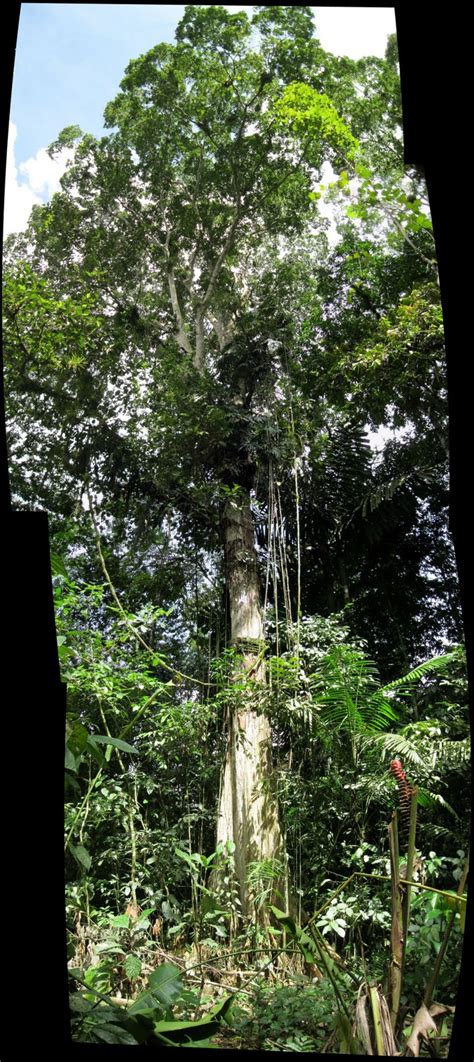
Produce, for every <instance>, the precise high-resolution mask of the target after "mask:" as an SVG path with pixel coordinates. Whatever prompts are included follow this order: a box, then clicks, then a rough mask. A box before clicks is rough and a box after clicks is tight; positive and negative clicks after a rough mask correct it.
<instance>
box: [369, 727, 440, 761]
mask: <svg viewBox="0 0 474 1062" xmlns="http://www.w3.org/2000/svg"><path fill="white" fill-rule="evenodd" d="M362 741H363V744H364V745H368V746H370V745H372V746H373V745H374V744H376V745H378V747H379V748H380V751H381V755H382V758H383V757H385V756H386V755H387V753H388V754H389V755H390V756H393V755H395V756H400V758H401V759H402V760H403V761H404V762H406V763H408V764H410V765H411V766H412V767H421V768H424V767H426V760H425V759H423V757H422V756H420V753H419V752H418V750H417V748H416V746H415V745H414V744H413V742H412V741H410V740H409V739H408V738H406V737H404V735H403V734H401V733H399V734H370V735H367V736H366V737H365V738H363V739H362Z"/></svg>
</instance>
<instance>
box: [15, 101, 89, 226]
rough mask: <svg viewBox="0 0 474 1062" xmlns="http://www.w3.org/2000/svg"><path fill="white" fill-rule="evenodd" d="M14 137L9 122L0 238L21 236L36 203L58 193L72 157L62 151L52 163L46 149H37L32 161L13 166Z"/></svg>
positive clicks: (43, 201) (28, 160)
mask: <svg viewBox="0 0 474 1062" xmlns="http://www.w3.org/2000/svg"><path fill="white" fill-rule="evenodd" d="M16 137H17V128H16V125H15V124H14V123H13V122H10V125H9V131H8V146H7V168H6V174H5V205H4V215H3V218H4V221H3V224H4V229H3V235H4V237H5V236H8V235H9V234H10V233H11V232H22V231H23V230H24V229H26V226H27V224H28V218H29V216H30V213H31V208H32V207H33V206H35V204H37V203H47V202H48V200H49V199H50V198H51V196H52V195H53V194H54V192H57V191H58V189H59V186H60V185H59V182H60V179H61V177H62V175H63V173H64V171H65V169H66V165H67V162H68V159H69V158H71V155H72V151H71V149H64V150H63V151H62V152H61V153H60V155H58V156H57V157H56V158H55V159H50V157H49V155H48V154H47V152H46V148H40V149H39V151H37V152H36V155H35V156H34V157H32V158H29V159H27V160H26V162H20V164H19V166H17V164H16V161H15V141H16Z"/></svg>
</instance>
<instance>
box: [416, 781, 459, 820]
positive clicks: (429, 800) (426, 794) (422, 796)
mask: <svg viewBox="0 0 474 1062" xmlns="http://www.w3.org/2000/svg"><path fill="white" fill-rule="evenodd" d="M418 803H419V804H421V807H423V808H434V807H436V806H437V805H438V806H440V807H443V808H446V809H447V811H450V812H451V815H454V817H455V818H456V819H458V818H459V815H458V813H457V811H455V810H454V808H452V807H451V804H448V801H447V800H445V799H444V797H443V796H441V793H433V792H431V790H428V789H424V788H423V786H420V788H419V790H418Z"/></svg>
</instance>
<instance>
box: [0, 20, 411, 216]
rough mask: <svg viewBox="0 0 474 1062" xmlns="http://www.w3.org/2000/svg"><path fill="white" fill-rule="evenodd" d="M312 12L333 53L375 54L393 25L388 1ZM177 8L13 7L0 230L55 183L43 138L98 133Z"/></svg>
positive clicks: (168, 33) (54, 165)
mask: <svg viewBox="0 0 474 1062" xmlns="http://www.w3.org/2000/svg"><path fill="white" fill-rule="evenodd" d="M227 6H228V7H229V9H231V7H232V6H234V9H235V10H238V9H239V7H238V5H227ZM243 6H246V5H243ZM312 10H313V13H314V16H315V22H316V28H317V33H318V36H319V38H320V40H321V44H322V45H323V47H324V48H326V49H327V50H328V51H332V52H334V53H335V54H339V55H350V56H351V57H353V58H358V57H359V56H361V55H383V54H384V51H385V45H386V41H387V35H388V34H389V33H392V32H394V31H395V16H394V11H393V8H390V7H385V8H362V7H361V8H344V7H341V8H334V7H333V8H329V7H321V8H319V7H317V8H313V9H312ZM183 13H184V5H182V4H149V5H146V4H42V3H38V4H29V3H24V4H22V6H21V15H20V25H19V32H18V40H17V50H16V59H15V71H14V78H13V92H12V106H11V113H10V119H11V126H10V137H9V145H8V149H9V150H8V160H7V179H6V190H5V234H7V233H8V232H14V231H18V230H19V229H22V228H24V227H25V225H26V221H27V218H28V215H29V212H30V210H31V207H32V206H33V204H34V203H35V202H44V201H46V200H47V199H49V198H50V196H51V195H52V193H53V192H54V191H55V190H56V189H57V187H58V181H59V177H60V176H61V173H62V172H63V170H64V165H65V158H63V159H62V160H61V159H59V160H56V161H52V160H51V159H49V158H48V156H47V155H46V150H45V149H46V147H47V146H48V144H50V143H51V142H52V141H53V140H55V139H56V137H57V135H58V133H59V132H60V130H61V129H63V128H64V126H66V125H79V126H80V127H81V128H82V129H83V130H84V131H85V132H89V133H92V134H94V135H95V136H100V135H101V133H102V132H103V124H102V116H103V111H104V108H105V105H106V104H107V103H108V101H109V100H111V99H113V98H114V96H115V95H116V93H117V91H118V88H119V83H120V81H121V79H122V77H123V74H124V71H125V67H126V66H127V64H128V62H129V61H130V59H134V58H136V57H137V56H138V55H141V54H143V53H144V52H146V51H148V50H149V49H150V48H152V47H153V45H155V44H158V43H159V42H160V41H169V42H172V41H173V40H174V33H175V29H176V26H177V24H178V22H179V20H180V19H181V17H182V15H183Z"/></svg>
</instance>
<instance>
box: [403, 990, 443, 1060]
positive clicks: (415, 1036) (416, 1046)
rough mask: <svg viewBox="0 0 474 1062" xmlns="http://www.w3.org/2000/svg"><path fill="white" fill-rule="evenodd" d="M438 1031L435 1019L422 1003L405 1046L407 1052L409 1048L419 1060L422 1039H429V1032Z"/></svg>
mask: <svg viewBox="0 0 474 1062" xmlns="http://www.w3.org/2000/svg"><path fill="white" fill-rule="evenodd" d="M437 1031H438V1030H437V1028H436V1025H435V1023H434V1021H433V1018H432V1017H431V1014H430V1012H429V1010H427V1008H426V1007H425V1004H424V1003H422V1004H421V1007H420V1008H419V1010H417V1012H416V1014H415V1020H414V1022H413V1028H412V1032H411V1035H410V1036H409V1038H408V1040H407V1042H406V1044H405V1051H406V1050H407V1048H409V1049H410V1051H412V1053H413V1054H414V1056H415V1058H418V1055H419V1053H420V1039H421V1037H422V1036H424V1037H426V1038H427V1039H428V1033H429V1032H435V1033H436V1032H437Z"/></svg>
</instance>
